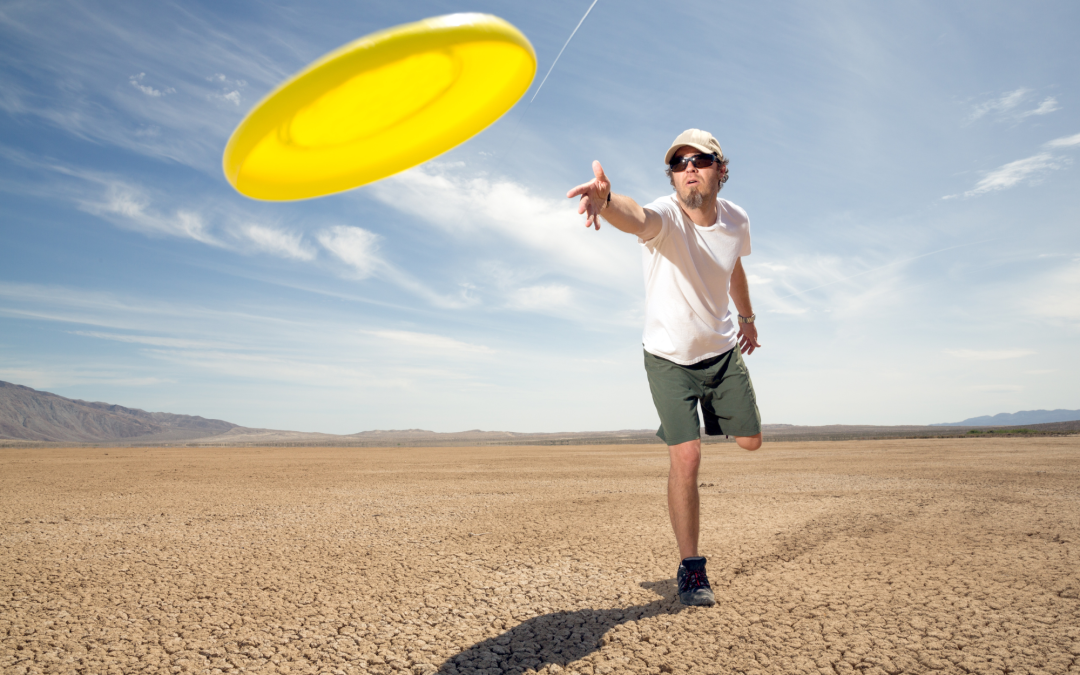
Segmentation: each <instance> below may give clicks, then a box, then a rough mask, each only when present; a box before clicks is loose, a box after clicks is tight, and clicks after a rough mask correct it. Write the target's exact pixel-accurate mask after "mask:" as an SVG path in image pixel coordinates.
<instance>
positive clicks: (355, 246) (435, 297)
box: [316, 225, 476, 309]
mask: <svg viewBox="0 0 1080 675" xmlns="http://www.w3.org/2000/svg"><path fill="white" fill-rule="evenodd" d="M316 239H318V241H319V244H321V245H322V247H323V248H324V249H326V250H327V251H328V252H329V253H330V254H331V255H332V256H333V257H335V258H337V259H338V260H339V261H341V262H342V263H344V264H345V265H346V267H347V269H348V270H349V276H351V277H352V278H354V279H357V280H363V279H368V278H371V277H377V278H379V279H382V280H384V281H388V282H390V283H392V284H394V285H395V286H398V287H399V288H402V289H404V290H405V291H408V292H410V293H413V294H415V295H418V296H420V297H421V298H423V299H425V300H427V301H428V302H430V303H431V304H433V305H435V306H437V307H443V308H447V309H455V308H460V307H467V306H469V305H472V304H475V302H476V301H475V299H474V298H471V297H470V296H469V294H468V290H467V289H462V291H461V292H460V293H458V294H457V295H445V294H442V293H437V292H435V291H433V290H432V289H431V288H429V287H428V286H427V285H426V284H424V283H423V282H421V281H420V280H419V279H417V278H416V277H415V276H413V275H411V274H409V273H407V272H405V271H404V270H402V269H400V268H399V267H397V266H396V265H394V264H392V263H390V262H389V261H388V260H386V259H385V258H384V257H383V256H382V254H381V252H380V250H379V241H380V239H381V238H380V237H379V235H377V234H375V233H374V232H371V231H369V230H365V229H364V228H362V227H354V226H350V225H335V226H333V227H330V228H328V229H326V230H323V231H322V232H319V233H318V234H317V235H316Z"/></svg>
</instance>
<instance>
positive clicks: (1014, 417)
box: [930, 410, 1080, 427]
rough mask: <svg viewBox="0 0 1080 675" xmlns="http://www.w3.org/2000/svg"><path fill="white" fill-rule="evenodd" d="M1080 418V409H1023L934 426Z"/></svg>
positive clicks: (970, 425)
mask: <svg viewBox="0 0 1080 675" xmlns="http://www.w3.org/2000/svg"><path fill="white" fill-rule="evenodd" d="M1074 420H1080V410H1021V411H1020V412H1014V413H998V414H997V415H983V416H982V417H969V418H968V419H966V420H964V421H963V422H941V423H939V424H931V425H930V426H932V427H1010V426H1016V425H1019V424H1047V423H1049V422H1072V421H1074Z"/></svg>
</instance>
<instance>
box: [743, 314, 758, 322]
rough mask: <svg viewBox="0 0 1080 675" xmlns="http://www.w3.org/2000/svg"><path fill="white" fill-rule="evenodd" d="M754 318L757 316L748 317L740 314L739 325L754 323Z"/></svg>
mask: <svg viewBox="0 0 1080 675" xmlns="http://www.w3.org/2000/svg"><path fill="white" fill-rule="evenodd" d="M755 316H757V315H756V314H751V315H750V316H743V315H742V314H740V315H739V323H754V317H755Z"/></svg>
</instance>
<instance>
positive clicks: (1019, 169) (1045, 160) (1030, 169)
mask: <svg viewBox="0 0 1080 675" xmlns="http://www.w3.org/2000/svg"><path fill="white" fill-rule="evenodd" d="M1064 165H1065V161H1064V160H1062V159H1061V158H1059V157H1055V156H1053V155H1051V154H1050V153H1047V152H1040V153H1039V154H1037V155H1032V156H1031V157H1026V158H1024V159H1018V160H1016V161H1015V162H1009V163H1008V164H1005V165H1004V166H1002V167H1000V168H998V169H995V170H993V171H991V172H990V173H988V174H986V176H984V177H983V179H982V180H980V181H979V182H978V183H976V184H975V187H974V188H972V189H971V190H968V191H967V192H965V193H964V196H965V197H974V196H976V195H981V194H986V193H987V192H995V191H997V190H1005V189H1007V188H1011V187H1014V186H1016V185H1019V184H1020V183H1022V182H1025V181H1026V182H1034V181H1036V180H1038V179H1039V177H1040V176H1042V175H1043V174H1045V173H1047V172H1050V171H1054V170H1056V169H1060V168H1062V167H1063V166H1064ZM951 196H953V197H954V196H955V195H951Z"/></svg>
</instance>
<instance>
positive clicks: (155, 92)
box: [128, 73, 176, 98]
mask: <svg viewBox="0 0 1080 675" xmlns="http://www.w3.org/2000/svg"><path fill="white" fill-rule="evenodd" d="M145 78H146V73H139V74H138V75H132V76H131V77H129V78H128V81H129V82H130V83H131V86H133V87H135V88H136V89H138V90H139V91H141V92H142V93H144V94H146V95H147V96H152V97H154V98H160V97H162V96H164V95H166V94H175V93H176V90H175V89H173V88H172V87H165V88H164V89H154V88H153V87H151V86H150V85H148V84H144V83H143V80H144V79H145Z"/></svg>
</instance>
